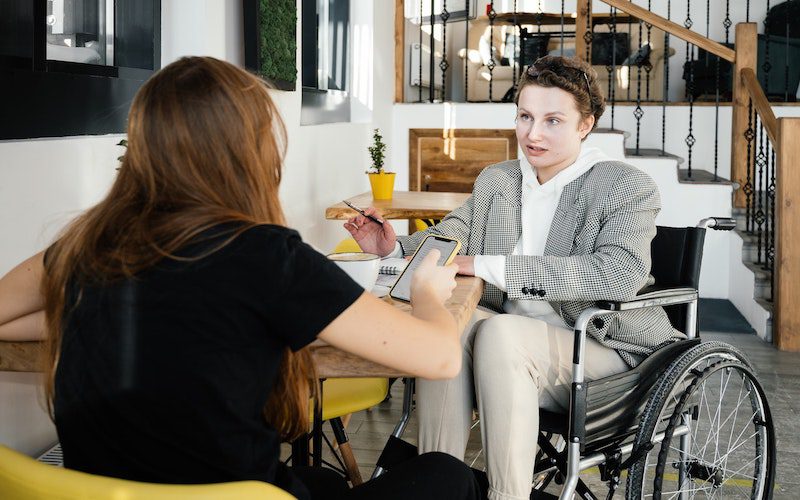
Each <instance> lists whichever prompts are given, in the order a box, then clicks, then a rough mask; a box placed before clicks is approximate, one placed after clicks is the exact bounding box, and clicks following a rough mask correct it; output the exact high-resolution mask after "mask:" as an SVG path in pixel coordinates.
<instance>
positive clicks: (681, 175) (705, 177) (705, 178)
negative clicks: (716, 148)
mask: <svg viewBox="0 0 800 500" xmlns="http://www.w3.org/2000/svg"><path fill="white" fill-rule="evenodd" d="M678 182H680V183H682V184H728V185H730V184H733V182H732V181H730V180H729V179H726V178H724V177H721V176H717V178H716V180H715V179H714V174H713V173H712V172H709V171H707V170H700V169H697V168H693V169H692V176H691V177H689V169H688V168H679V169H678Z"/></svg>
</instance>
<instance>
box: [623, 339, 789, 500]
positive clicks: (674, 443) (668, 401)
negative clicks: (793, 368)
mask: <svg viewBox="0 0 800 500" xmlns="http://www.w3.org/2000/svg"><path fill="white" fill-rule="evenodd" d="M700 347H702V344H701V346H700ZM687 354H688V356H686V358H687V359H685V360H684V363H682V364H681V363H678V364H679V366H678V367H677V368H676V369H674V370H671V371H669V372H668V373H667V378H669V379H671V380H665V381H662V382H663V383H661V384H660V385H659V387H658V388H657V390H656V391H655V392H654V393H653V396H652V397H651V400H650V402H649V404H648V408H647V409H646V411H645V413H644V414H643V417H642V421H641V424H640V428H639V433H638V434H637V442H636V445H637V446H639V445H644V446H646V447H647V448H649V447H650V446H652V448H650V451H649V452H648V453H647V454H646V455H644V456H643V457H642V458H641V459H640V460H639V461H638V462H636V463H635V464H634V465H633V466H631V468H630V471H629V474H628V482H627V496H628V498H654V499H659V498H662V497H664V498H693V497H695V495H701V496H704V497H705V496H710V497H715V498H751V499H766V498H770V497H771V494H772V482H773V479H774V472H775V432H774V427H773V423H772V417H771V415H770V411H769V406H768V404H767V400H766V397H765V394H764V391H763V389H762V387H761V385H760V384H759V383H758V381H757V380H756V377H755V374H754V373H753V371H752V369H751V368H750V366H749V365H748V364H747V363H746V361H745V360H744V359H743V357H742V356H741V355H740V354H739V353H738V351H736V350H735V349H733V348H732V347H730V349H727V348H726V347H722V348H711V349H709V348H706V349H699V352H698V353H696V355H692V353H691V351H690V352H689V353H687ZM679 361H680V360H679ZM650 403H652V404H650ZM647 410H650V411H647ZM648 443H649V445H648ZM647 448H645V449H647Z"/></svg>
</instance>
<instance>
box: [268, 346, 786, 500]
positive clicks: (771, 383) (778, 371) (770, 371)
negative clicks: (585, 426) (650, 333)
mask: <svg viewBox="0 0 800 500" xmlns="http://www.w3.org/2000/svg"><path fill="white" fill-rule="evenodd" d="M702 337H703V339H705V340H721V341H724V342H728V343H731V344H733V345H735V346H737V347H739V348H740V349H742V350H743V351H744V352H746V353H747V355H748V357H749V358H750V359H751V360H752V362H753V364H754V365H755V367H756V369H757V371H758V374H759V377H760V381H761V383H762V385H763V386H764V388H765V390H766V391H767V397H768V401H769V404H770V408H771V410H772V418H773V420H774V422H775V429H776V433H777V436H778V439H777V443H778V446H777V449H778V461H777V462H778V469H777V477H776V488H775V498H780V499H797V498H800V353H786V352H780V351H778V350H777V349H775V348H774V347H773V346H772V345H771V344H767V343H765V342H763V341H761V340H760V339H759V338H758V337H756V336H755V335H748V334H725V333H703V334H702ZM402 401H403V384H402V382H401V381H398V382H397V383H395V384H394V386H393V388H392V398H391V399H389V400H388V401H385V402H383V403H381V404H380V405H379V406H377V407H375V408H373V409H372V411H370V412H360V413H357V414H355V415H353V417H352V420H351V421H350V424H349V426H348V434H349V437H350V441H351V443H352V446H353V451H354V453H355V455H356V460H357V461H358V464H359V467H360V470H361V474H362V476H363V477H364V478H365V479H366V478H368V477H369V476H370V475H371V474H372V471H373V469H374V464H375V462H376V460H377V459H378V456H379V455H380V452H381V450H382V449H383V445H384V444H385V442H386V438H387V436H388V435H389V434H390V433H391V432H392V430H393V429H394V426H395V423H396V422H397V421H398V420H399V418H400V415H401V411H402ZM417 429H418V427H417V421H416V416H415V415H413V414H412V417H411V420H410V422H409V424H408V427H407V429H406V432H405V434H404V436H403V438H404V439H405V440H407V441H409V442H411V443H414V444H416V441H417ZM328 434H329V435H330V433H329V432H328ZM283 452H284V456H288V447H284V449H283ZM325 457H326V459H330V458H331V456H330V453H325ZM466 461H467V463H468V464H469V465H472V466H473V467H476V468H479V469H482V468H483V466H484V463H483V455H482V453H481V444H480V430H479V428H478V426H475V427H474V428H473V430H472V434H471V436H470V441H469V445H468V448H467V454H466ZM582 477H583V479H584V480H585V481H587V482H588V483H589V484H590V486H591V487H592V490H593V491H594V492H595V493H596V494H597V495H598V496H602V497H604V496H605V490H604V489H603V488H604V486H603V485H602V484H601V483H600V478H599V473H598V472H597V469H594V470H589V471H585V472H584V473H583V475H582ZM594 485H597V487H594ZM621 490H624V479H623V485H622V486H621ZM548 491H553V492H557V489H554V488H553V487H551V488H549V489H548ZM623 497H624V492H623V491H619V492H618V494H617V498H623Z"/></svg>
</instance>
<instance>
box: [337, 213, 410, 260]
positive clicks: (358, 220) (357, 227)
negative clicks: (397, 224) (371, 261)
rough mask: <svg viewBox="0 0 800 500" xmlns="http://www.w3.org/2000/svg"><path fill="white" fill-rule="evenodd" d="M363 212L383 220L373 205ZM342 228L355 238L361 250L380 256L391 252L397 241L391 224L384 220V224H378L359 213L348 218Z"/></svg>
mask: <svg viewBox="0 0 800 500" xmlns="http://www.w3.org/2000/svg"><path fill="white" fill-rule="evenodd" d="M364 214H365V215H372V216H374V217H376V218H378V219H380V220H383V217H381V213H380V212H379V211H378V209H377V208H375V207H368V208H365V209H364ZM344 228H345V229H347V231H348V232H349V233H350V235H351V236H352V237H353V239H354V240H356V243H358V246H359V247H361V250H363V251H365V252H368V253H374V254H377V255H380V256H381V257H385V256H387V255H389V254H390V253H392V251H393V250H394V245H395V243H396V242H397V235H395V232H394V228H393V227H392V225H391V224H389V223H388V222H386V221H384V224H378V223H377V222H374V221H372V220H371V219H369V218H367V217H365V216H364V215H361V214H359V215H356V216H355V217H353V218H351V219H348V220H347V222H345V224H344Z"/></svg>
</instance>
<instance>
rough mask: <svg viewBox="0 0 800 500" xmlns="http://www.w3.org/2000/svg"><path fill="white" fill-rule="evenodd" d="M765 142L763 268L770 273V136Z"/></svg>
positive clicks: (762, 188) (762, 190) (762, 187)
mask: <svg viewBox="0 0 800 500" xmlns="http://www.w3.org/2000/svg"><path fill="white" fill-rule="evenodd" d="M764 135H766V134H764ZM765 142H766V145H765V149H766V155H765V156H766V158H765V161H764V163H765V167H766V173H765V174H764V184H762V185H761V192H762V193H763V194H762V197H763V198H764V265H763V266H761V268H762V269H764V270H767V271H768V270H769V239H770V222H771V221H770V219H771V217H770V208H771V207H770V205H769V191H767V189H768V185H769V170H770V163H771V161H770V160H771V159H772V155H771V154H770V149H771V144H770V141H769V136H767V139H766V141H765ZM772 229H773V230H774V229H775V228H774V227H773V228H772Z"/></svg>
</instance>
